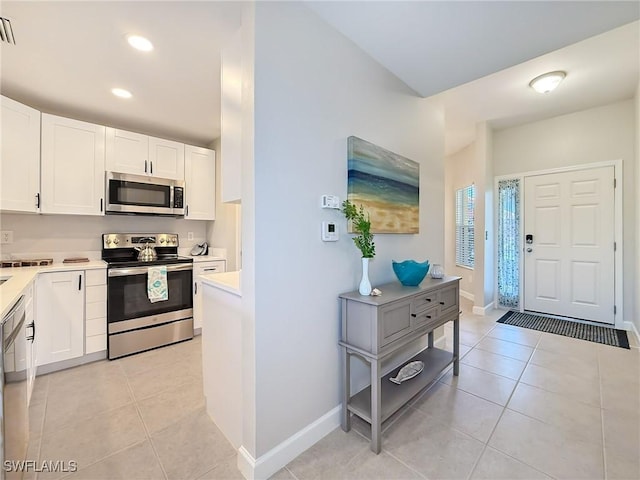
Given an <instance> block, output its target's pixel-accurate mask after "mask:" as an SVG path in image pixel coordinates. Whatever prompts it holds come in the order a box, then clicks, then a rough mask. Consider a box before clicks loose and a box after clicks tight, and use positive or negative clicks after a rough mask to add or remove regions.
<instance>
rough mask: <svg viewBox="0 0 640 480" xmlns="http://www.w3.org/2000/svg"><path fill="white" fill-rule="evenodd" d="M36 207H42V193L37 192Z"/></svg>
mask: <svg viewBox="0 0 640 480" xmlns="http://www.w3.org/2000/svg"><path fill="white" fill-rule="evenodd" d="M36 208H40V194H39V193H36Z"/></svg>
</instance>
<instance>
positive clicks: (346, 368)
mask: <svg viewBox="0 0 640 480" xmlns="http://www.w3.org/2000/svg"><path fill="white" fill-rule="evenodd" d="M342 374H343V375H342V378H343V379H344V381H343V385H342V387H343V388H342V392H343V393H342V422H341V423H342V430H344V431H345V432H348V431H349V430H351V415H350V414H349V408H347V407H348V405H349V398H350V397H351V355H349V352H347V349H346V348H344V347H343V348H342Z"/></svg>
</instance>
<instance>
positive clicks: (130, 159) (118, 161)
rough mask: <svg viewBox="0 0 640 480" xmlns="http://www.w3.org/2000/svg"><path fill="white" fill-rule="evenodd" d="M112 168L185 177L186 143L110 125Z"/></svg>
mask: <svg viewBox="0 0 640 480" xmlns="http://www.w3.org/2000/svg"><path fill="white" fill-rule="evenodd" d="M106 138H107V144H106V165H107V170H108V171H110V172H119V173H133V174H135V175H150V176H154V177H159V178H170V179H173V180H184V144H182V143H179V142H174V141H172V140H165V139H162V138H155V137H149V136H148V135H143V134H141V133H135V132H128V131H126V130H118V129H116V128H110V127H107V130H106Z"/></svg>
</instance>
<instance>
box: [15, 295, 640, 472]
mask: <svg viewBox="0 0 640 480" xmlns="http://www.w3.org/2000/svg"><path fill="white" fill-rule="evenodd" d="M462 309H463V312H464V313H463V315H462V317H461V321H460V323H461V335H460V341H461V352H462V354H463V355H464V356H463V358H462V360H461V368H460V376H459V377H454V376H453V375H452V374H451V372H448V373H445V374H444V375H443V376H442V377H441V378H440V380H439V381H438V382H436V383H435V384H434V385H433V386H432V387H431V388H430V389H429V390H427V391H426V392H424V393H423V394H422V395H420V396H419V397H417V398H415V399H414V400H413V401H411V402H410V403H409V405H407V407H405V408H404V409H402V410H401V411H399V412H398V413H397V414H396V415H394V416H393V417H392V418H391V419H389V420H388V421H387V422H386V423H385V424H384V426H383V432H384V433H383V443H382V447H383V450H382V452H381V454H380V455H374V454H373V453H372V452H371V451H370V450H369V443H368V436H369V425H368V424H366V423H365V422H362V421H360V420H359V419H357V418H354V420H353V422H352V424H353V428H352V430H351V431H350V432H349V433H344V432H343V431H342V430H341V429H340V428H338V429H336V430H334V431H333V432H332V433H331V434H329V435H328V436H327V437H325V438H324V439H322V440H321V441H320V442H318V443H317V444H316V445H314V446H313V447H311V448H310V449H309V450H307V451H306V452H304V453H303V454H302V455H300V456H299V457H298V458H296V459H294V460H293V461H292V462H290V463H289V464H288V465H287V466H286V467H285V468H283V469H282V470H280V471H279V472H277V473H276V474H275V475H274V476H273V477H272V478H273V479H276V480H284V479H289V480H291V479H298V480H303V479H304V480H306V479H318V478H323V479H405V478H406V479H424V478H427V479H445V478H447V479H449V478H451V479H549V478H558V479H577V478H581V479H582V478H585V479H605V478H606V479H608V480H614V479H640V349H639V348H638V345H637V344H636V343H635V342H634V339H631V340H632V349H631V350H624V349H620V348H615V347H607V346H603V345H598V344H594V343H589V342H584V341H580V340H574V339H570V338H566V337H560V336H557V335H550V334H545V333H540V332H535V331H532V330H526V329H521V328H517V327H510V326H505V325H501V324H497V323H495V320H496V319H497V318H498V317H500V315H501V314H502V313H503V312H493V313H492V314H491V315H489V316H487V317H481V316H475V315H473V314H472V313H471V312H470V310H471V305H470V303H469V302H468V301H466V300H464V299H463V300H462ZM445 334H446V341H447V344H446V348H449V349H450V348H451V338H452V326H451V325H447V326H446V327H445ZM200 347H201V342H200V338H199V337H196V339H194V340H193V341H190V342H186V343H182V344H179V345H174V346H171V347H166V348H163V349H160V350H155V351H152V352H147V353H144V354H141V355H136V356H132V357H128V358H125V359H120V360H116V361H113V362H108V361H103V362H97V363H93V364H90V365H85V366H82V367H78V368H74V369H70V370H66V371H63V372H57V373H54V374H50V375H46V376H43V377H38V379H37V382H36V390H35V391H34V399H33V401H32V405H33V406H32V409H31V418H32V438H33V441H32V442H31V444H30V446H29V448H30V451H29V458H30V459H36V458H38V459H40V461H42V460H76V461H77V462H78V464H79V467H80V468H79V470H78V471H77V472H76V473H74V474H71V475H68V477H65V478H74V479H75V478H78V479H79V478H86V479H120V478H121V479H198V478H202V479H241V478H242V476H241V475H240V473H239V472H238V470H237V468H236V466H235V465H236V455H235V451H234V450H233V448H232V447H231V446H230V445H229V444H228V443H227V441H226V440H225V438H224V436H223V435H222V434H221V433H220V431H219V430H218V429H217V428H216V426H215V425H214V424H213V422H211V420H210V419H209V417H208V416H207V415H206V412H205V411H204V398H203V395H202V368H201V356H200ZM64 475H65V474H62V475H59V474H58V475H54V474H45V473H40V474H38V475H37V478H38V479H49V478H59V477H62V476H64ZM34 476H35V475H31V476H28V477H27V478H33V477H34Z"/></svg>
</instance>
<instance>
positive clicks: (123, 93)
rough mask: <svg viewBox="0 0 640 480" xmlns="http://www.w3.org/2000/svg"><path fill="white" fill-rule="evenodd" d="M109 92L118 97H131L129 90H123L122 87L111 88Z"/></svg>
mask: <svg viewBox="0 0 640 480" xmlns="http://www.w3.org/2000/svg"><path fill="white" fill-rule="evenodd" d="M111 93H113V94H114V95H115V96H116V97H120V98H131V97H132V95H131V92H130V91H129V90H125V89H124V88H112V89H111Z"/></svg>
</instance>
